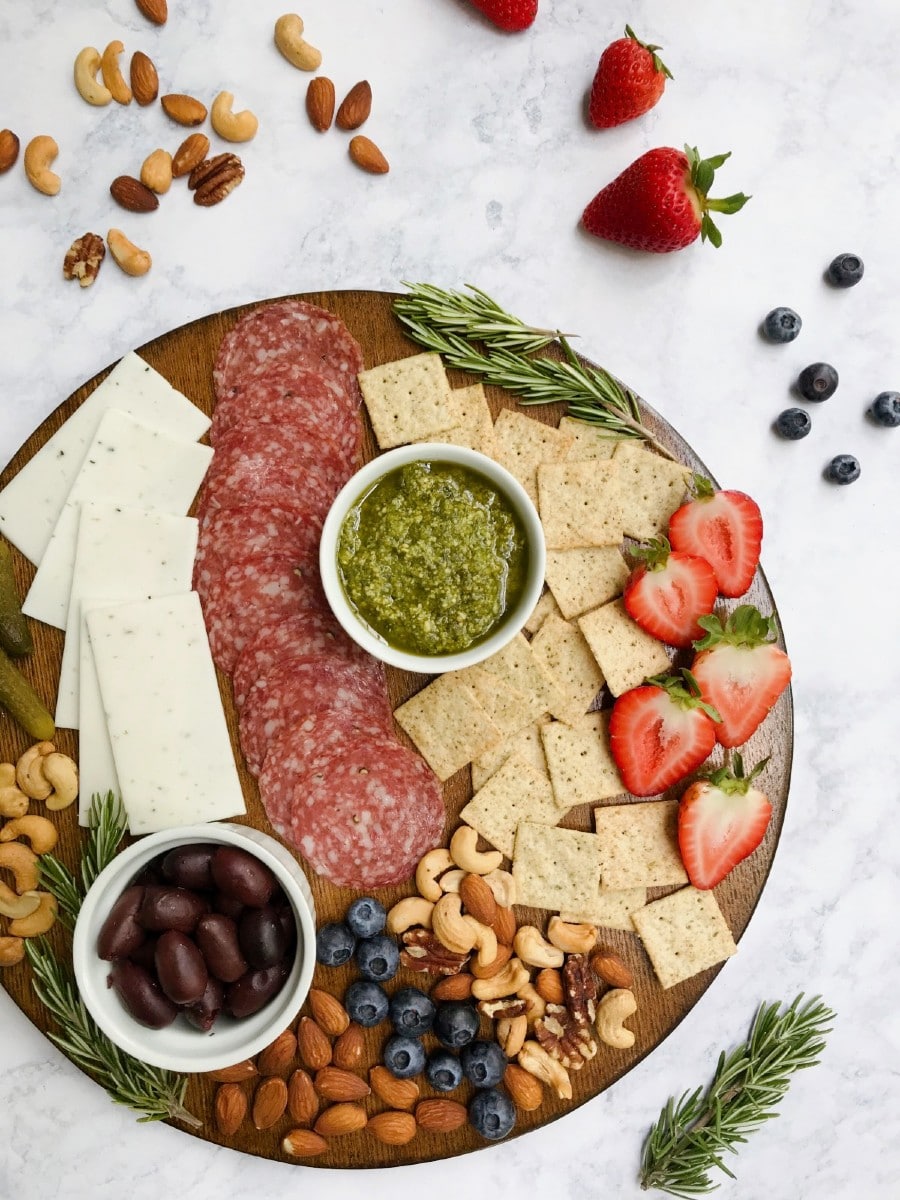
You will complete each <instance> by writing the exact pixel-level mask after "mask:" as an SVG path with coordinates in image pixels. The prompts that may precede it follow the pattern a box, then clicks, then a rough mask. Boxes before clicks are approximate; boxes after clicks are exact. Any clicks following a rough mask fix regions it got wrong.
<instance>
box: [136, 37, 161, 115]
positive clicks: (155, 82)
mask: <svg viewBox="0 0 900 1200" xmlns="http://www.w3.org/2000/svg"><path fill="white" fill-rule="evenodd" d="M131 90H132V92H133V93H134V98H135V100H137V102H138V104H140V105H143V107H144V108H146V107H147V105H148V104H152V103H153V101H154V100H155V99H156V97H157V96H158V95H159V76H158V75H157V73H156V67H155V66H154V65H153V60H152V59H150V58H148V57H147V55H146V54H144V52H143V50H136V51H135V53H134V54H132V56H131Z"/></svg>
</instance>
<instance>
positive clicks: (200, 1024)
mask: <svg viewBox="0 0 900 1200" xmlns="http://www.w3.org/2000/svg"><path fill="white" fill-rule="evenodd" d="M224 1002H225V989H224V988H223V987H222V985H221V983H219V981H218V979H214V978H213V977H212V975H210V977H209V979H207V981H206V991H205V992H204V993H203V995H202V996H201V997H200V999H199V1000H198V1001H197V1003H196V1004H188V1005H185V1007H184V1008H183V1009H182V1010H181V1011H182V1012H183V1013H184V1017H185V1020H186V1021H189V1022H190V1023H191V1025H193V1026H194V1027H195V1028H197V1029H202V1030H203V1032H204V1033H209V1031H210V1029H212V1027H213V1025H215V1023H216V1021H217V1020H218V1017H219V1013H220V1012H221V1011H222V1005H223V1004H224Z"/></svg>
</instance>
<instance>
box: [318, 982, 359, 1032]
mask: <svg viewBox="0 0 900 1200" xmlns="http://www.w3.org/2000/svg"><path fill="white" fill-rule="evenodd" d="M309 1007H310V1008H311V1009H312V1015H313V1016H314V1017H315V1019H316V1021H317V1022H318V1024H319V1025H320V1026H321V1028H322V1030H323V1031H324V1032H325V1033H327V1034H328V1036H329V1037H339V1036H340V1035H341V1034H342V1033H343V1032H344V1030H345V1029H346V1028H347V1026H348V1025H349V1024H350V1017H349V1016H348V1015H347V1010H346V1008H344V1006H343V1004H341V1002H340V1000H338V999H337V998H336V997H335V996H332V995H331V993H330V992H323V991H322V989H321V988H310V989H309Z"/></svg>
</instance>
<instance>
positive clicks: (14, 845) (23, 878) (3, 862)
mask: <svg viewBox="0 0 900 1200" xmlns="http://www.w3.org/2000/svg"><path fill="white" fill-rule="evenodd" d="M4 869H5V870H7V871H12V873H13V878H14V879H15V884H16V891H17V892H18V893H19V895H20V896H21V895H22V893H23V892H30V891H32V889H33V888H36V887H37V885H38V858H37V855H36V854H35V853H34V851H33V850H29V849H28V847H27V846H23V845H22V843H21V842H6V843H5V844H4V845H2V846H0V870H4Z"/></svg>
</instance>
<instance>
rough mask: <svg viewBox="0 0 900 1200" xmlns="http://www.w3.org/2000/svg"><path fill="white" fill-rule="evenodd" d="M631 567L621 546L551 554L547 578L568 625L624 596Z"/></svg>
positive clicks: (553, 551)
mask: <svg viewBox="0 0 900 1200" xmlns="http://www.w3.org/2000/svg"><path fill="white" fill-rule="evenodd" d="M628 573H629V570H628V563H626V561H625V559H624V557H623V556H622V551H621V550H620V549H619V547H618V546H576V547H575V548H574V549H573V550H548V551H547V565H546V567H545V569H544V575H545V578H546V580H547V586H548V587H549V588H550V591H551V592H552V593H553V596H554V599H555V600H556V603H557V604H558V605H559V610H560V612H561V613H562V615H563V616H564V617H565V618H566V620H567V621H571V620H572V618H573V617H580V616H581V614H582V613H585V612H588V610H589V609H592V608H597V607H598V606H599V605H601V604H607V603H608V602H609V601H610V600H614V599H615V598H616V596H621V594H622V589H623V588H624V587H625V583H626V581H627V579H628Z"/></svg>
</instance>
